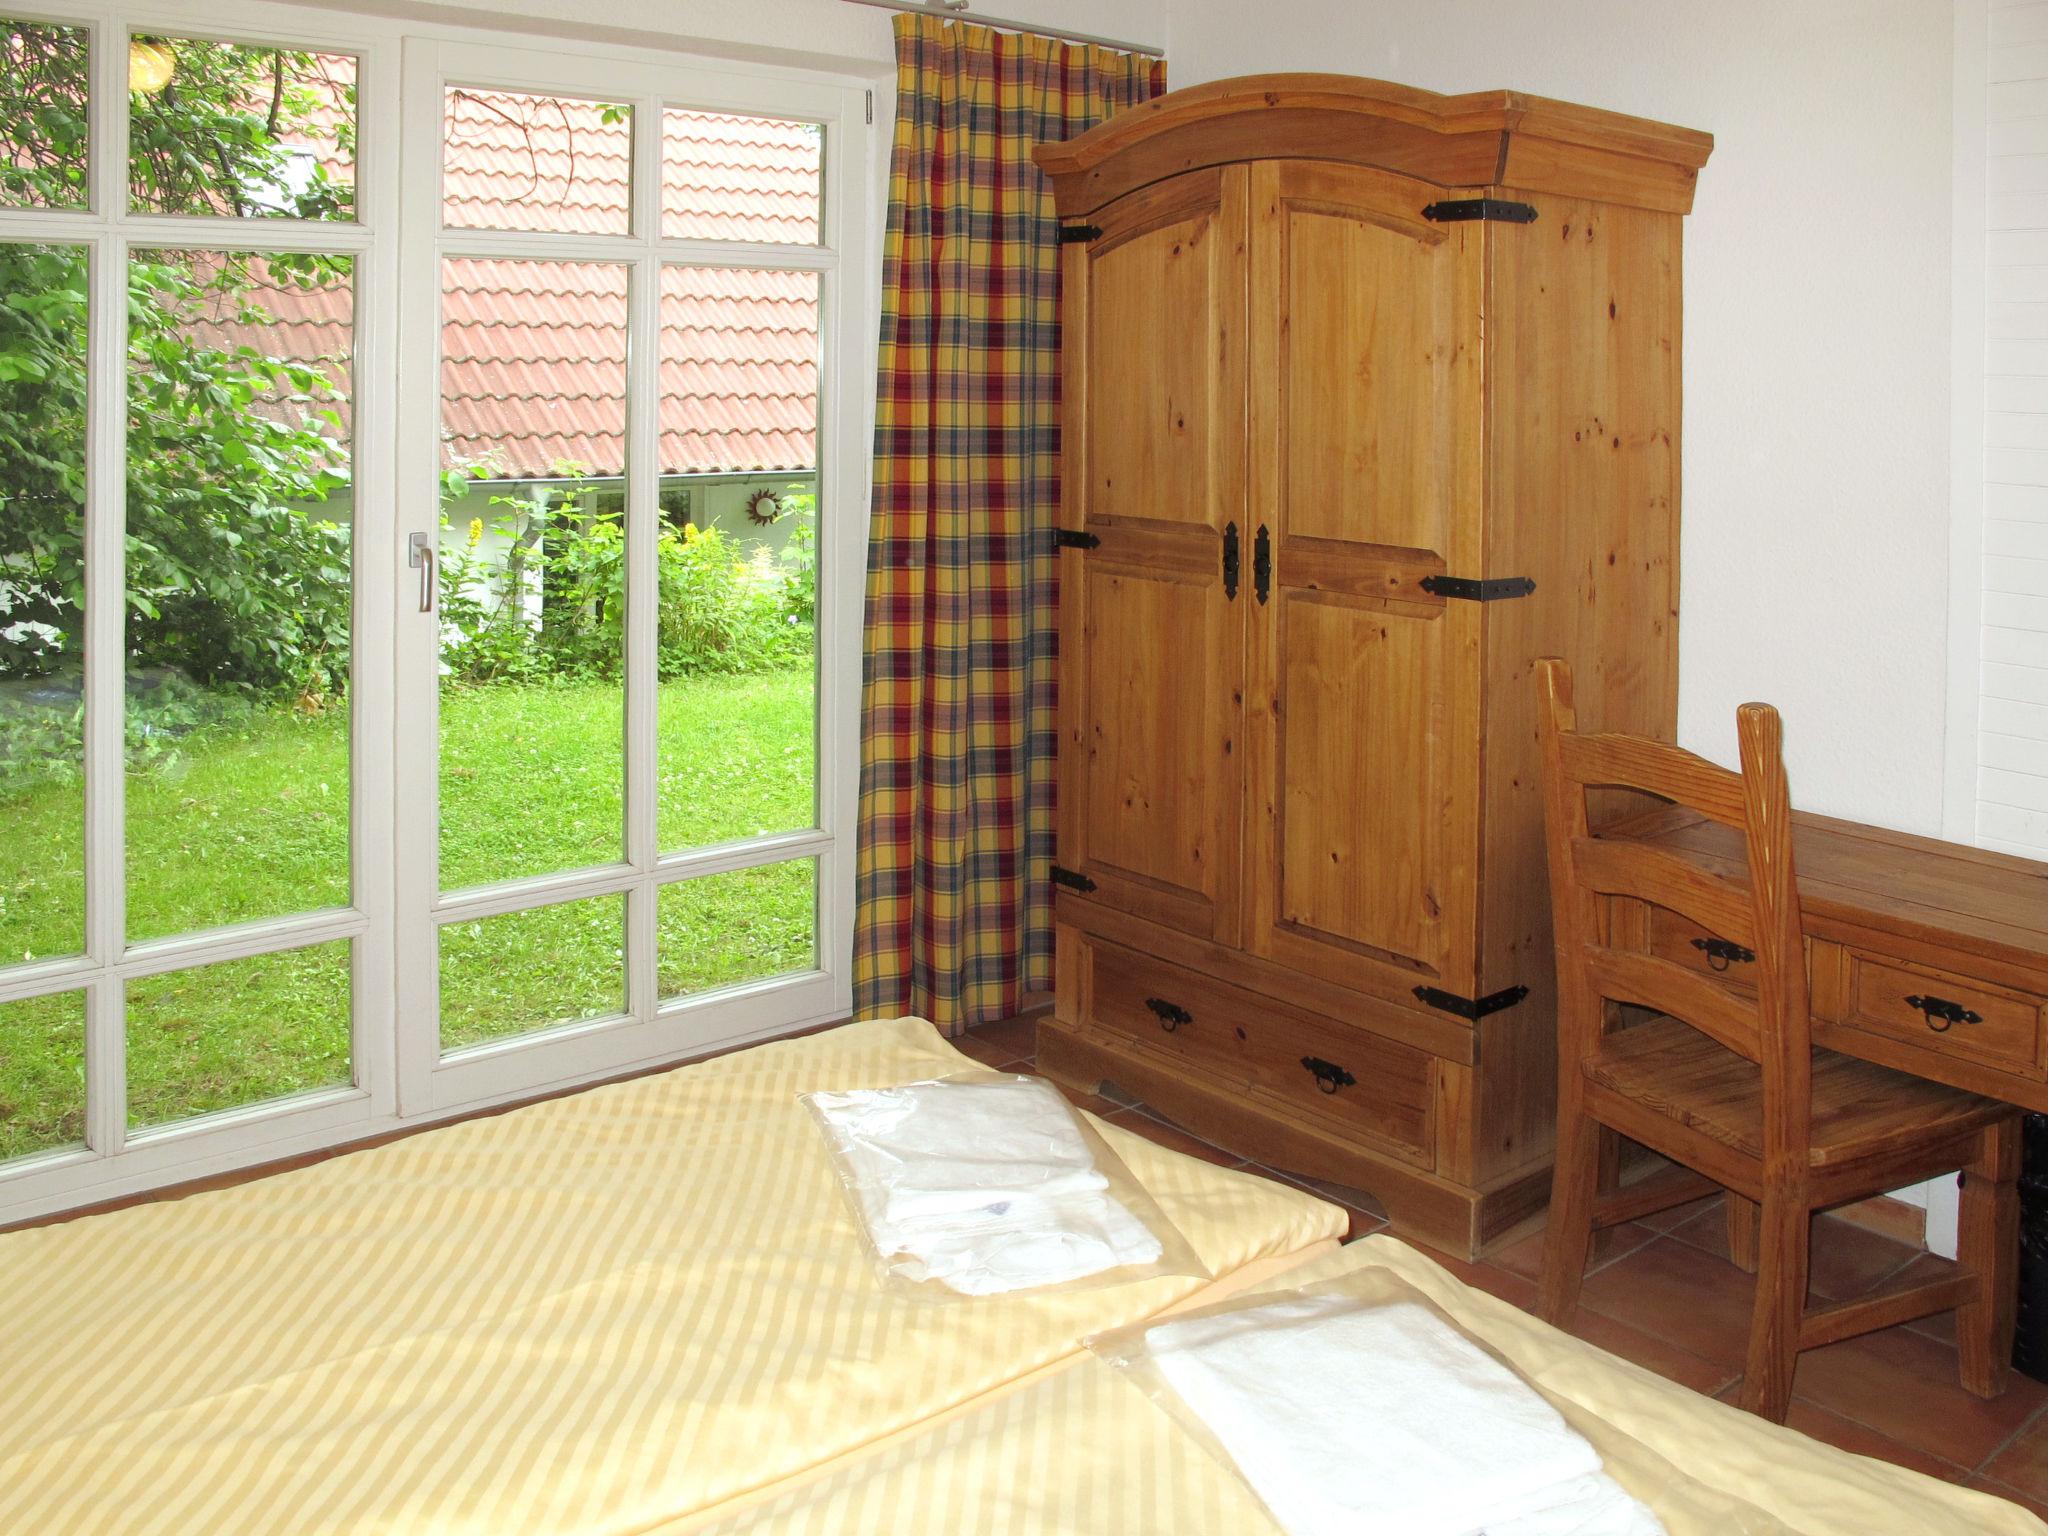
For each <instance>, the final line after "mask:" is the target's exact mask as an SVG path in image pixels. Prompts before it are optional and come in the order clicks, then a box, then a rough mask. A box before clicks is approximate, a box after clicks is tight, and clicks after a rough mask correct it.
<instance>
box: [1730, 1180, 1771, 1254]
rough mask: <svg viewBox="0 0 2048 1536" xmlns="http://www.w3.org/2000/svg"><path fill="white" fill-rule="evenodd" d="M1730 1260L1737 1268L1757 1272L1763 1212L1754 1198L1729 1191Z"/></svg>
mask: <svg viewBox="0 0 2048 1536" xmlns="http://www.w3.org/2000/svg"><path fill="white" fill-rule="evenodd" d="M1727 1205H1728V1262H1729V1263H1731V1264H1733V1265H1734V1266H1735V1267H1736V1268H1737V1269H1742V1270H1747V1271H1748V1272H1749V1273H1750V1274H1752V1275H1753V1274H1755V1273H1756V1238H1757V1222H1758V1221H1759V1220H1760V1219H1761V1217H1762V1213H1761V1212H1760V1211H1759V1210H1758V1209H1757V1203H1756V1202H1755V1201H1754V1200H1750V1199H1746V1198H1745V1197H1743V1196H1741V1195H1738V1194H1737V1193H1735V1191H1734V1190H1732V1189H1731V1190H1729V1191H1728V1200H1727Z"/></svg>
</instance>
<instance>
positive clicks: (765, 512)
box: [747, 490, 782, 528]
mask: <svg viewBox="0 0 2048 1536" xmlns="http://www.w3.org/2000/svg"><path fill="white" fill-rule="evenodd" d="M781 516H782V498H781V497H780V496H778V495H776V494H775V493H774V492H773V491H768V490H761V491H756V492H754V494H753V495H751V496H749V497H748V498H747V521H748V522H750V523H753V524H755V525H756V526H758V527H762V528H766V527H767V526H768V525H769V524H770V523H772V522H774V521H775V520H776V519H778V518H779V517H781Z"/></svg>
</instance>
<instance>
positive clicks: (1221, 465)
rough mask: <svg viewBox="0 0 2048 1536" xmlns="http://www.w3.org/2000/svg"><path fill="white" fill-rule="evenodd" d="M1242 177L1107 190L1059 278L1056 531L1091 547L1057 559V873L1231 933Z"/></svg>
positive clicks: (1238, 661) (1224, 937) (1238, 677)
mask: <svg viewBox="0 0 2048 1536" xmlns="http://www.w3.org/2000/svg"><path fill="white" fill-rule="evenodd" d="M1248 181H1249V176H1248V173H1247V171H1246V170H1245V168H1244V167H1242V166H1233V167H1228V168H1225V169H1221V170H1210V171H1201V172H1194V173H1190V174H1188V175H1185V176H1180V177H1176V178H1174V179H1173V180H1171V181H1168V182H1164V183H1160V184H1157V185H1155V186H1153V187H1149V188H1146V189H1144V190H1143V191H1140V192H1136V193H1133V194H1131V195H1130V196H1128V197H1125V198H1123V199H1120V200H1119V201H1118V202H1116V203H1115V204H1113V205H1111V206H1110V207H1109V208H1106V209H1104V210H1103V211H1101V212H1100V213H1097V214H1095V215H1094V216H1093V218H1092V222H1093V223H1094V224H1095V225H1097V226H1098V227H1099V228H1100V230H1101V233H1100V234H1099V235H1098V236H1096V237H1094V238H1093V239H1090V240H1088V241H1087V242H1086V243H1085V244H1076V245H1073V246H1070V247H1069V248H1068V256H1067V261H1066V266H1065V278H1066V293H1065V333H1064V347H1065V380H1066V395H1065V409H1064V413H1063V414H1064V432H1065V441H1064V450H1065V456H1064V484H1063V487H1062V493H1063V502H1064V511H1063V516H1062V526H1063V527H1064V528H1065V529H1066V530H1067V531H1068V532H1069V533H1070V534H1081V535H1085V540H1084V541H1083V542H1082V543H1080V544H1077V543H1076V542H1075V541H1073V540H1069V541H1068V542H1067V545H1066V548H1065V551H1064V553H1063V555H1062V558H1061V564H1060V787H1059V863H1060V865H1061V866H1062V867H1063V868H1065V869H1067V870H1069V871H1071V872H1072V874H1073V875H1074V876H1077V877H1078V879H1079V882H1081V884H1080V888H1081V889H1082V890H1084V891H1085V892H1087V894H1089V895H1091V896H1092V897H1093V898H1094V899H1095V900H1098V901H1102V902H1106V903H1108V904H1110V905H1113V906H1115V907H1118V908H1120V909H1122V910H1124V911H1128V912H1133V913H1137V914H1139V915H1141V916H1144V917H1148V918H1151V919H1153V920H1155V921H1157V922H1161V923H1167V924H1171V925H1172V926H1174V927H1176V928H1180V929H1183V930H1185V931H1187V932H1189V933H1193V934H1198V935H1200V936H1202V937H1204V938H1212V939H1217V940H1221V941H1225V942H1231V943H1234V942H1236V941H1237V936H1238V921H1239V909H1238V862H1239V848H1240V843H1241V837H1242V833H1241V820H1242V817H1241V795H1242V785H1243V781H1242V774H1241V771H1240V768H1239V763H1240V758H1241V752H1240V749H1239V746H1238V741H1237V737H1238V734H1239V717H1240V712H1241V708H1242V694H1243V680H1244V679H1243V668H1244V629H1243V626H1244V619H1243V614H1244V610H1245V608H1246V607H1247V606H1248V604H1249V595H1248V585H1249V571H1250V566H1249V560H1250V550H1249V544H1248V543H1247V542H1246V540H1245V532H1244V529H1243V527H1242V524H1243V521H1244V516H1245V513H1244V505H1243V502H1244V457H1245V402H1244V387H1245V380H1244V371H1245V355H1244V334H1245V209H1246V189H1247V185H1248ZM1239 545H1242V546H1243V550H1242V554H1241V556H1237V557H1236V558H1239V559H1240V560H1241V562H1242V567H1243V574H1242V575H1239V576H1232V575H1231V574H1230V573H1229V571H1228V569H1227V565H1228V563H1229V562H1230V561H1231V559H1232V558H1233V552H1234V550H1235V548H1236V547H1237V546H1239ZM1091 882H1092V889H1091V888H1090V884H1089V883H1091Z"/></svg>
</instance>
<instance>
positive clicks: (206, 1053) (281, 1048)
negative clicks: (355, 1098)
mask: <svg viewBox="0 0 2048 1536" xmlns="http://www.w3.org/2000/svg"><path fill="white" fill-rule="evenodd" d="M349 947H350V946H349V941H348V940H347V939H337V940H336V941H334V942H333V943H331V944H316V945H314V946H312V947H311V948H309V949H291V950H285V951H284V952H282V953H280V954H274V955H254V956H251V957H250V958H249V959H246V960H224V961H222V962H221V963H219V964H218V965H202V966H197V967H195V968H194V969H192V970H189V971H172V972H171V973H169V974H168V975H164V976H148V977H144V978H143V979H142V980H140V981H132V982H130V983H129V984H128V1123H129V1124H130V1125H131V1126H142V1125H163V1124H165V1123H167V1122H169V1121H172V1120H184V1119H189V1118H190V1117H191V1116H193V1115H204V1114H210V1113H212V1112H213V1111H215V1110H221V1109H234V1108H237V1107H239V1106H241V1105H244V1104H259V1103H261V1102H263V1101H264V1100H266V1099H278V1098H283V1097H284V1096H285V1095H287V1094H293V1093H304V1092H307V1091H308V1090H310V1089H315V1088H336V1087H346V1086H348V1084H349V1083H350V1082H352V1081H353V1080H354V1079H353V1076H352V1073H351V1070H350V1066H349V1060H350V1057H349V997H350V991H351V987H350V981H349Z"/></svg>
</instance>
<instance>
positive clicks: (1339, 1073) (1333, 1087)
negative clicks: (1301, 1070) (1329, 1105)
mask: <svg viewBox="0 0 2048 1536" xmlns="http://www.w3.org/2000/svg"><path fill="white" fill-rule="evenodd" d="M1301 1064H1302V1065H1303V1066H1304V1067H1307V1068H1308V1069H1309V1071H1311V1072H1313V1073H1314V1074H1315V1075H1316V1086H1317V1087H1318V1088H1320V1089H1322V1091H1323V1092H1324V1093H1335V1092H1336V1091H1337V1090H1338V1089H1339V1088H1349V1087H1350V1086H1351V1085H1352V1084H1353V1083H1355V1082H1357V1081H1358V1079H1357V1078H1355V1077H1353V1076H1352V1075H1351V1074H1350V1073H1349V1072H1346V1071H1345V1070H1344V1069H1343V1068H1342V1067H1340V1066H1338V1065H1337V1063H1335V1062H1334V1061H1325V1060H1323V1058H1322V1057H1320V1056H1304V1057H1302V1058H1301Z"/></svg>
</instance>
